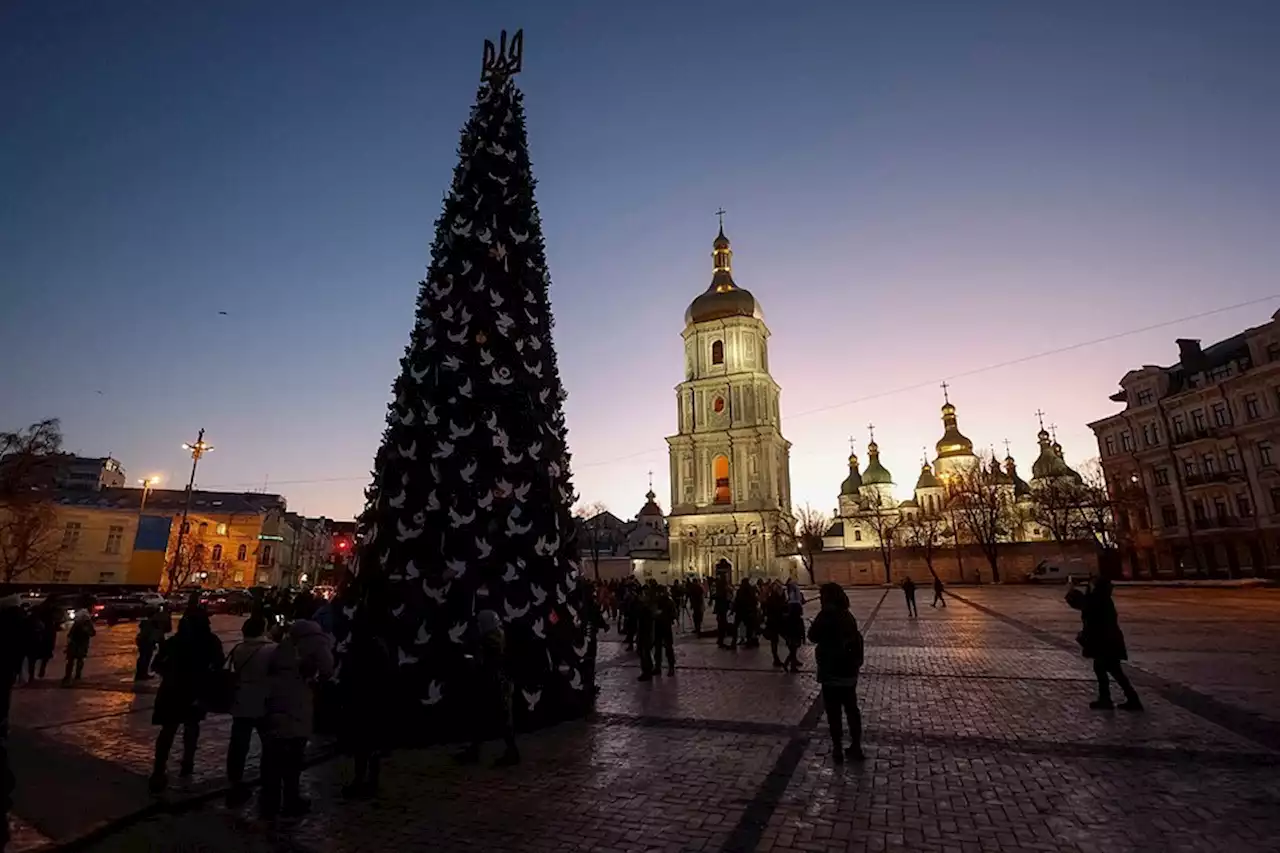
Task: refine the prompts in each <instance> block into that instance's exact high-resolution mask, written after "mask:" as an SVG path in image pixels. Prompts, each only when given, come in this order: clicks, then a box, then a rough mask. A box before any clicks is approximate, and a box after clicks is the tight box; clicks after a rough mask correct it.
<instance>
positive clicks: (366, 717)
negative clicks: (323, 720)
mask: <svg viewBox="0 0 1280 853" xmlns="http://www.w3.org/2000/svg"><path fill="white" fill-rule="evenodd" d="M390 621H391V620H390V616H389V615H387V616H386V617H385V621H384V620H382V619H379V618H377V614H376V611H375V609H374V607H373V605H372V604H369V603H366V604H365V605H364V606H361V607H360V608H359V609H358V610H357V611H356V617H355V621H354V622H353V623H352V625H351V634H350V635H349V636H350V642H349V645H348V647H347V651H346V654H345V655H344V656H343V659H342V670H341V678H340V679H339V681H338V695H339V696H340V697H341V699H342V704H341V707H342V718H341V724H340V727H339V738H340V741H341V744H342V748H343V751H344V752H346V753H347V754H348V755H350V756H351V762H352V779H351V781H350V782H349V783H348V784H346V785H345V786H343V788H342V796H343V797H345V798H347V799H355V800H359V799H367V798H369V797H376V796H377V795H378V779H379V777H380V775H381V772H382V758H383V755H384V753H385V752H386V750H387V746H388V739H387V738H386V737H385V735H384V733H385V730H386V714H387V710H388V709H389V708H391V707H392V706H393V704H394V701H393V699H394V697H393V690H394V686H395V683H396V679H397V678H398V673H397V672H396V669H397V666H396V658H395V654H394V652H393V651H392V644H391V642H390V640H389V638H388V637H387V636H386V635H385V633H384V632H383V631H381V630H379V625H380V624H390Z"/></svg>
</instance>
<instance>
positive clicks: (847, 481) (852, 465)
mask: <svg viewBox="0 0 1280 853" xmlns="http://www.w3.org/2000/svg"><path fill="white" fill-rule="evenodd" d="M861 488H862V475H861V474H859V473H858V454H856V453H850V454H849V476H848V477H845V478H844V482H843V483H841V484H840V494H841V495H856V494H858V490H859V489H861Z"/></svg>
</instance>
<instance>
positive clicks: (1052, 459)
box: [1031, 429, 1081, 483]
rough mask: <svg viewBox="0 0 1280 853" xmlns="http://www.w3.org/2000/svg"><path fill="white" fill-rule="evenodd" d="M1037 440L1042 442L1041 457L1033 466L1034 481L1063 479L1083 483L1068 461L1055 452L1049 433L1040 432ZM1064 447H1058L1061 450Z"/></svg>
mask: <svg viewBox="0 0 1280 853" xmlns="http://www.w3.org/2000/svg"><path fill="white" fill-rule="evenodd" d="M1036 438H1037V439H1038V440H1039V442H1040V456H1039V457H1038V458H1037V459H1036V461H1035V462H1033V463H1032V464H1031V479H1032V480H1053V479H1058V478H1063V479H1067V480H1074V481H1075V482H1077V483H1079V482H1081V477H1080V475H1079V474H1077V473H1076V472H1075V471H1073V470H1071V466H1069V465H1068V464H1067V463H1066V461H1065V460H1064V459H1063V458H1062V456H1060V455H1059V454H1058V453H1055V452H1054V446H1053V445H1052V444H1050V443H1049V433H1047V432H1045V431H1044V430H1043V429H1041V430H1040V433H1039V435H1037V436H1036ZM1061 446H1062V445H1058V447H1059V448H1060V447H1061Z"/></svg>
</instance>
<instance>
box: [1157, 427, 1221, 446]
mask: <svg viewBox="0 0 1280 853" xmlns="http://www.w3.org/2000/svg"><path fill="white" fill-rule="evenodd" d="M1229 435H1231V427H1230V426H1203V427H1191V428H1190V429H1186V430H1183V431H1182V432H1178V431H1177V430H1174V431H1173V442H1172V443H1173V446H1174V447H1178V446H1179V445H1183V444H1191V443H1192V442H1195V441H1205V440H1207V439H1211V438H1225V437H1227V436H1229Z"/></svg>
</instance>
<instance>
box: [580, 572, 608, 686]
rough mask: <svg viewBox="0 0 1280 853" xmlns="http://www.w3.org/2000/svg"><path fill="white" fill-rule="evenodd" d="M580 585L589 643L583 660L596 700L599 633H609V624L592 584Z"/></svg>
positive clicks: (586, 675) (584, 669)
mask: <svg viewBox="0 0 1280 853" xmlns="http://www.w3.org/2000/svg"><path fill="white" fill-rule="evenodd" d="M580 583H581V586H580V589H582V590H583V596H582V598H583V606H582V632H583V635H584V637H585V639H586V641H587V654H586V657H585V658H583V663H584V664H585V665H584V666H583V672H584V673H585V677H586V683H587V690H588V691H590V696H591V699H592V700H594V699H595V697H596V696H598V695H599V694H600V686H599V685H598V684H596V658H597V657H598V656H599V654H600V639H599V633H600V632H601V631H608V630H609V623H608V622H606V621H605V618H604V616H605V612H604V609H603V608H602V607H601V606H600V596H599V595H598V594H597V593H596V591H595V588H594V587H593V585H592V584H591V582H590V581H586V580H583V581H581V582H580ZM602 589H603V587H602Z"/></svg>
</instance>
